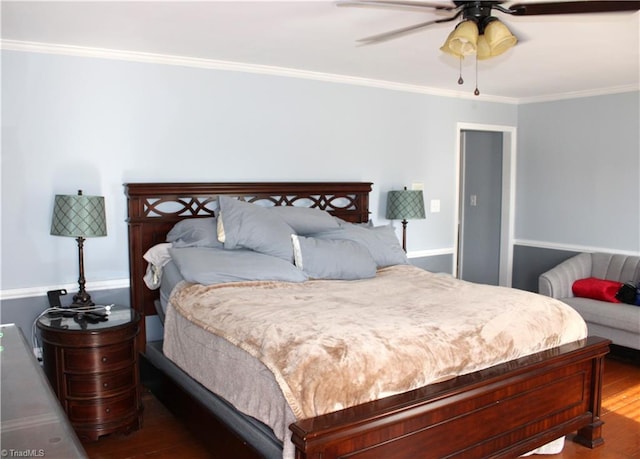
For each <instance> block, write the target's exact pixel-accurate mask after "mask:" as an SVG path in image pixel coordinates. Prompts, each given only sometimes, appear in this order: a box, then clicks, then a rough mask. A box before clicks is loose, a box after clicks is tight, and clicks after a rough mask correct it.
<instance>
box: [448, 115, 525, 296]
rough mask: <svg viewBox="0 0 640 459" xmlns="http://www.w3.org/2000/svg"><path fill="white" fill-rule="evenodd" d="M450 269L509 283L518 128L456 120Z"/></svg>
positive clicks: (469, 276) (461, 275)
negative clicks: (453, 218) (453, 223)
mask: <svg viewBox="0 0 640 459" xmlns="http://www.w3.org/2000/svg"><path fill="white" fill-rule="evenodd" d="M456 139H457V142H456V151H457V155H456V158H457V159H456V199H455V204H456V209H455V212H454V215H455V218H456V224H455V225H454V228H455V234H454V241H455V243H454V257H453V266H454V268H453V273H454V275H455V276H456V277H457V278H459V279H464V280H470V281H473V282H480V283H487V284H493V285H502V286H507V287H510V286H511V282H512V265H513V231H514V215H515V210H514V207H515V170H516V169H515V165H516V128H515V127H513V126H499V125H485V124H473V123H458V124H457V127H456Z"/></svg>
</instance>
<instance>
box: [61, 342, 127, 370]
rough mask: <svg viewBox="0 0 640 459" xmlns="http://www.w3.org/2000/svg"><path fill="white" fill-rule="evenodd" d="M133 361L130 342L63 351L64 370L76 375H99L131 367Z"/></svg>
mask: <svg viewBox="0 0 640 459" xmlns="http://www.w3.org/2000/svg"><path fill="white" fill-rule="evenodd" d="M134 359H135V354H134V346H133V343H132V342H127V343H123V344H116V345H113V346H103V347H97V348H94V349H91V348H83V349H65V350H64V369H65V371H69V372H78V373H101V372H106V371H111V370H114V369H116V368H122V367H124V366H128V365H131V364H132V363H133V362H134Z"/></svg>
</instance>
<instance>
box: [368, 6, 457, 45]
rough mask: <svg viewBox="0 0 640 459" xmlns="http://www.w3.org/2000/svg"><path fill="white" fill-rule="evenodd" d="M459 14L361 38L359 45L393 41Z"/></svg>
mask: <svg viewBox="0 0 640 459" xmlns="http://www.w3.org/2000/svg"><path fill="white" fill-rule="evenodd" d="M460 13H462V11H460V12H458V14H456V15H455V16H452V17H450V18H446V19H437V20H434V21H427V22H421V23H420V24H414V25H412V26H409V27H403V28H401V29H395V30H391V31H389V32H385V33H381V34H378V35H371V36H370V37H365V38H361V39H359V40H358V41H359V42H360V43H362V44H363V45H372V44H374V43H381V42H383V41H387V40H391V39H394V38H399V37H402V36H404V35H408V34H410V33H414V32H417V31H419V30H421V29H424V28H425V27H428V26H430V25H433V24H438V23H440V22H449V21H453V20H454V19H455V18H457V17H458V16H460Z"/></svg>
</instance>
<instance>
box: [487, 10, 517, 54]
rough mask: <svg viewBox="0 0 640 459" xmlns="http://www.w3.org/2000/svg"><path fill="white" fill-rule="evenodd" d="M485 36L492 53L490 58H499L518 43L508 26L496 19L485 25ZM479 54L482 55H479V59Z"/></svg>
mask: <svg viewBox="0 0 640 459" xmlns="http://www.w3.org/2000/svg"><path fill="white" fill-rule="evenodd" d="M483 36H484V37H485V38H486V41H487V44H488V45H489V49H490V51H491V55H490V57H494V56H499V55H500V54H502V53H504V52H505V51H507V50H509V49H511V48H512V47H513V46H515V44H516V43H518V39H517V38H516V37H515V36H514V35H513V34H512V33H511V31H510V30H509V29H508V28H507V26H506V25H504V24H503V23H502V22H500V21H499V20H498V19H496V18H494V19H493V20H492V21H490V22H489V23H488V24H486V25H485V27H484V35H483ZM479 54H480V53H478V57H480V55H479Z"/></svg>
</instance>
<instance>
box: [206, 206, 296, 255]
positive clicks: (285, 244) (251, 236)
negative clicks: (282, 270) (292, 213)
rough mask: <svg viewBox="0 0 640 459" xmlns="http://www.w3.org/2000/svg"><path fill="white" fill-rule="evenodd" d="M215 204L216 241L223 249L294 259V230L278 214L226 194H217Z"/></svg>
mask: <svg viewBox="0 0 640 459" xmlns="http://www.w3.org/2000/svg"><path fill="white" fill-rule="evenodd" d="M218 205H219V211H220V212H219V214H218V231H217V232H218V240H219V241H220V242H222V243H223V244H224V248H225V249H236V248H246V249H251V250H255V251H256V252H260V253H264V254H266V255H272V256H274V257H278V258H282V259H283V260H286V261H288V262H293V247H292V246H291V235H292V234H294V233H295V231H294V230H293V228H291V227H290V226H289V225H288V224H287V223H286V222H285V221H284V220H283V219H282V218H280V217H279V216H278V215H277V214H275V213H273V212H270V211H269V210H268V209H267V208H264V207H260V206H258V205H256V204H251V203H248V202H244V201H240V200H238V199H235V198H230V197H228V196H219V197H218Z"/></svg>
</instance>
